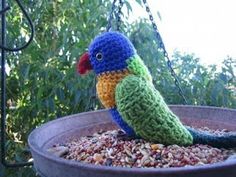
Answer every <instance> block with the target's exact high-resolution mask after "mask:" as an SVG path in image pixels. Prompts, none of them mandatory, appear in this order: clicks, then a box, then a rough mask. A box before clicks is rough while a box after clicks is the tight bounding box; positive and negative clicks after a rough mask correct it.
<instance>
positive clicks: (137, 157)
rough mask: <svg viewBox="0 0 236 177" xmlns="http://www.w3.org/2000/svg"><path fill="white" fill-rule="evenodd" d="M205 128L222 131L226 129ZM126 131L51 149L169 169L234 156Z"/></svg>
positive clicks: (101, 161) (99, 161)
mask: <svg viewBox="0 0 236 177" xmlns="http://www.w3.org/2000/svg"><path fill="white" fill-rule="evenodd" d="M203 130H204V131H209V132H213V133H216V134H221V133H224V132H226V131H227V130H210V129H208V128H203ZM122 135H124V133H123V131H121V130H110V131H99V132H98V133H94V134H93V135H92V136H85V137H81V138H79V139H75V140H73V141H70V142H69V143H65V144H60V145H59V144H58V145H54V146H53V147H52V148H50V149H48V151H49V152H51V153H53V154H55V155H57V156H60V157H63V158H65V159H68V160H75V161H80V162H84V163H91V164H95V165H105V166H114V167H115V166H120V167H138V168H141V167H142V168H169V167H185V166H195V165H204V164H212V163H216V162H220V161H224V160H227V159H231V158H235V154H236V150H235V149H218V148H214V147H211V146H208V145H201V144H196V145H192V146H188V147H182V146H178V145H169V146H164V145H163V144H155V143H151V142H148V141H145V140H143V139H127V138H125V136H122Z"/></svg>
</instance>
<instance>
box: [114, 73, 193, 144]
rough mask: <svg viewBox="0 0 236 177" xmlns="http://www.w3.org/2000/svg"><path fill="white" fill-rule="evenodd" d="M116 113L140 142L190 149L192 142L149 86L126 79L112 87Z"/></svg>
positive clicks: (134, 77) (159, 96)
mask: <svg viewBox="0 0 236 177" xmlns="http://www.w3.org/2000/svg"><path fill="white" fill-rule="evenodd" d="M115 99H116V105H117V110H118V111H119V113H120V114H121V116H122V117H123V119H124V120H125V122H127V124H128V125H129V126H131V127H132V128H133V129H134V131H135V132H136V133H137V134H139V135H140V136H141V137H142V138H144V139H147V140H149V141H154V142H158V143H162V144H178V145H190V144H192V143H193V138H192V136H191V134H190V133H189V132H188V130H187V129H186V128H185V127H184V126H183V125H182V123H181V122H180V120H179V118H178V117H177V116H176V115H174V114H173V113H172V112H171V110H170V109H169V108H168V106H167V105H166V103H165V101H164V99H163V97H162V96H161V94H160V93H159V92H158V91H157V90H156V89H155V88H154V86H153V84H152V83H151V82H149V81H147V80H146V79H144V78H142V77H138V76H135V75H129V76H126V77H125V78H124V79H122V80H121V81H120V83H119V84H118V85H117V87H116V94H115Z"/></svg>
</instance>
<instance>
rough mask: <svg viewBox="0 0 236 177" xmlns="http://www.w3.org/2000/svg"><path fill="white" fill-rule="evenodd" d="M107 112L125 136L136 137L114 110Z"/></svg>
mask: <svg viewBox="0 0 236 177" xmlns="http://www.w3.org/2000/svg"><path fill="white" fill-rule="evenodd" d="M109 112H110V113H111V115H112V119H113V120H114V121H115V122H116V123H117V124H118V125H119V126H120V128H122V129H123V130H124V131H125V133H126V134H127V135H129V136H131V137H136V134H135V132H134V130H133V129H132V128H131V127H130V126H129V125H128V124H127V123H126V122H125V121H124V120H123V119H122V117H121V115H120V114H119V112H118V111H117V109H116V108H112V109H110V110H109Z"/></svg>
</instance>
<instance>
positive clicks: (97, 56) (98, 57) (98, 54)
mask: <svg viewBox="0 0 236 177" xmlns="http://www.w3.org/2000/svg"><path fill="white" fill-rule="evenodd" d="M102 57H103V56H102V53H100V52H99V53H97V54H96V58H97V60H99V61H100V60H102Z"/></svg>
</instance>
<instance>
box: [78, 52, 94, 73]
mask: <svg viewBox="0 0 236 177" xmlns="http://www.w3.org/2000/svg"><path fill="white" fill-rule="evenodd" d="M92 69H93V68H92V65H91V63H90V61H89V54H88V52H86V53H84V54H83V55H82V56H81V57H80V59H79V60H78V61H77V63H76V70H77V72H78V73H79V74H86V73H87V72H88V71H90V70H92Z"/></svg>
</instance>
